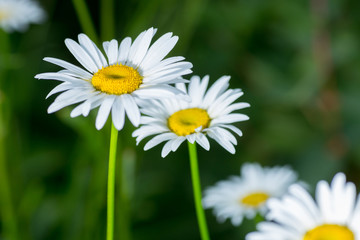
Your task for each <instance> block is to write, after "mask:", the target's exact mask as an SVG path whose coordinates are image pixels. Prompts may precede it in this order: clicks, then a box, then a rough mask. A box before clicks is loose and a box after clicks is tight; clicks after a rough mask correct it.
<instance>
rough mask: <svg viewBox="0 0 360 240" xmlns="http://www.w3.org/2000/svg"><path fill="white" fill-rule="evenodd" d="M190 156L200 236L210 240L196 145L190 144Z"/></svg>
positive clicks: (203, 239)
mask: <svg viewBox="0 0 360 240" xmlns="http://www.w3.org/2000/svg"><path fill="white" fill-rule="evenodd" d="M188 147H189V156H190V168H191V179H192V184H193V190H194V201H195V208H196V216H197V220H198V225H199V229H200V235H201V239H202V240H209V239H210V237H209V232H208V229H207V225H206V218H205V212H204V209H203V207H202V204H201V184H200V176H199V167H198V160H197V153H196V143H190V142H188Z"/></svg>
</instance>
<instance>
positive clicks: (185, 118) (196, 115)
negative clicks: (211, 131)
mask: <svg viewBox="0 0 360 240" xmlns="http://www.w3.org/2000/svg"><path fill="white" fill-rule="evenodd" d="M210 120H211V119H210V117H209V115H208V113H207V112H206V111H205V110H204V109H200V108H188V109H183V110H180V111H177V112H175V113H173V114H172V115H171V116H170V117H169V118H168V127H169V129H170V130H171V131H172V132H174V133H176V134H177V135H178V136H186V135H190V134H192V133H194V132H195V129H197V128H198V127H202V129H204V128H207V127H209V124H210Z"/></svg>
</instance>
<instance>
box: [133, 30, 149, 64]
mask: <svg viewBox="0 0 360 240" xmlns="http://www.w3.org/2000/svg"><path fill="white" fill-rule="evenodd" d="M152 37H153V28H150V29H149V30H148V31H146V33H145V35H144V37H143V38H142V39H141V42H140V43H139V46H138V47H137V49H136V50H135V52H134V55H133V56H132V55H131V54H132V52H131V50H132V49H131V50H130V54H129V59H130V60H131V61H132V63H133V64H134V65H135V66H137V67H138V66H139V65H140V63H141V62H142V60H143V59H144V56H145V55H146V53H147V50H148V48H149V46H150V43H151V39H152ZM135 42H136V40H135ZM135 42H134V44H135Z"/></svg>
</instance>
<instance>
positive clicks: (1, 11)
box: [0, 0, 45, 32]
mask: <svg viewBox="0 0 360 240" xmlns="http://www.w3.org/2000/svg"><path fill="white" fill-rule="evenodd" d="M44 17H45V12H44V11H43V9H42V8H41V7H40V6H39V5H38V4H37V2H34V1H31V0H0V27H1V28H2V29H4V31H6V32H12V31H25V30H26V29H27V28H28V25H29V24H31V23H40V22H41V21H42V20H43V19H44Z"/></svg>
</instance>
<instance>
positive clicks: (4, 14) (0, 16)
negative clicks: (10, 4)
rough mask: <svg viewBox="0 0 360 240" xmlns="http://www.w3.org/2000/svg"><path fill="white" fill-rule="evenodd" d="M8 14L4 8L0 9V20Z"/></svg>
mask: <svg viewBox="0 0 360 240" xmlns="http://www.w3.org/2000/svg"><path fill="white" fill-rule="evenodd" d="M8 16H9V13H8V12H7V11H5V10H0V21H1V20H4V19H6V18H7V17H8Z"/></svg>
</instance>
